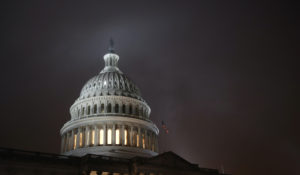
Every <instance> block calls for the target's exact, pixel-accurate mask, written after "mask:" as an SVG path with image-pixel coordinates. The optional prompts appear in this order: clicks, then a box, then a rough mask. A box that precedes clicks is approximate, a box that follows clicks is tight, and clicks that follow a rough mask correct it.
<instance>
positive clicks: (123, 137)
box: [121, 125, 128, 146]
mask: <svg viewBox="0 0 300 175" xmlns="http://www.w3.org/2000/svg"><path fill="white" fill-rule="evenodd" d="M127 134H128V133H127ZM125 139H126V138H125V126H124V125H122V128H121V145H122V146H123V145H125ZM127 144H128V140H127Z"/></svg>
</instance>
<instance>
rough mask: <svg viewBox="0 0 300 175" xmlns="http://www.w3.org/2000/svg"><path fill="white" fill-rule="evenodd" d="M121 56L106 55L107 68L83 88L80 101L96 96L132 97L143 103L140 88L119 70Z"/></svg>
mask: <svg viewBox="0 0 300 175" xmlns="http://www.w3.org/2000/svg"><path fill="white" fill-rule="evenodd" d="M118 60H119V56H118V55H117V54H114V53H108V54H106V55H104V61H105V67H104V68H103V69H102V70H101V72H100V73H99V74H98V75H97V76H94V77H93V78H91V79H90V80H89V81H88V82H87V83H86V84H85V85H84V86H83V88H82V90H81V93H80V97H79V100H81V99H84V98H89V97H96V96H107V95H117V96H126V97H132V98H135V99H138V100H141V101H144V100H143V99H142V98H141V94H140V91H139V88H138V87H137V86H136V85H135V84H134V83H133V82H132V81H131V80H130V79H129V78H128V77H127V76H125V75H124V74H123V73H122V72H121V71H120V69H119V68H118V66H117V65H118Z"/></svg>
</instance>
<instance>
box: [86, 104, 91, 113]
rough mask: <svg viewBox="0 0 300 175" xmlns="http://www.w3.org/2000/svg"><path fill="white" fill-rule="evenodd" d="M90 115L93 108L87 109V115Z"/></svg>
mask: <svg viewBox="0 0 300 175" xmlns="http://www.w3.org/2000/svg"><path fill="white" fill-rule="evenodd" d="M90 113H91V106H88V108H87V115H90Z"/></svg>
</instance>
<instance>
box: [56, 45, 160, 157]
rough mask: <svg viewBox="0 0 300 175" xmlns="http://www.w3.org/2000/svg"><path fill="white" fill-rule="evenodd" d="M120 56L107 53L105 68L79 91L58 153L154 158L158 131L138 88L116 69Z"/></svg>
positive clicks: (62, 132)
mask: <svg viewBox="0 0 300 175" xmlns="http://www.w3.org/2000/svg"><path fill="white" fill-rule="evenodd" d="M118 60H119V56H118V55H117V54H115V53H114V52H113V50H112V49H110V52H109V53H107V54H105V55H104V61H105V67H104V68H103V69H102V71H101V72H100V73H99V74H98V75H96V76H94V77H93V78H91V79H90V80H89V81H88V82H87V83H86V84H85V85H84V86H83V88H82V90H81V93H80V96H79V98H78V99H77V100H76V101H75V102H74V104H73V105H72V106H71V108H70V114H71V120H70V121H68V122H67V123H65V124H64V126H63V127H62V129H61V131H60V134H61V136H62V145H61V152H62V153H63V154H65V155H74V156H83V155H85V154H98V155H107V156H114V157H125V158H132V157H135V156H141V157H151V156H155V155H157V152H158V143H157V136H158V133H159V130H158V128H157V127H156V125H155V124H153V123H152V122H151V120H150V119H149V117H150V112H151V109H150V107H149V106H148V104H147V103H146V102H145V101H144V100H143V99H142V97H141V94H140V91H139V89H138V87H137V86H136V85H135V84H134V83H133V82H132V81H131V80H130V79H129V78H128V77H127V76H125V75H124V74H123V73H122V72H121V71H120V69H119V68H118V66H117V64H118Z"/></svg>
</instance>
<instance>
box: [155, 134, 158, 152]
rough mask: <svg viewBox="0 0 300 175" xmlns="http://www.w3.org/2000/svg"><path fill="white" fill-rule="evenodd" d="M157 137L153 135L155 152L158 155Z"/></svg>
mask: <svg viewBox="0 0 300 175" xmlns="http://www.w3.org/2000/svg"><path fill="white" fill-rule="evenodd" d="M158 151H159V150H158V136H157V135H156V134H155V152H157V153H158Z"/></svg>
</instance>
